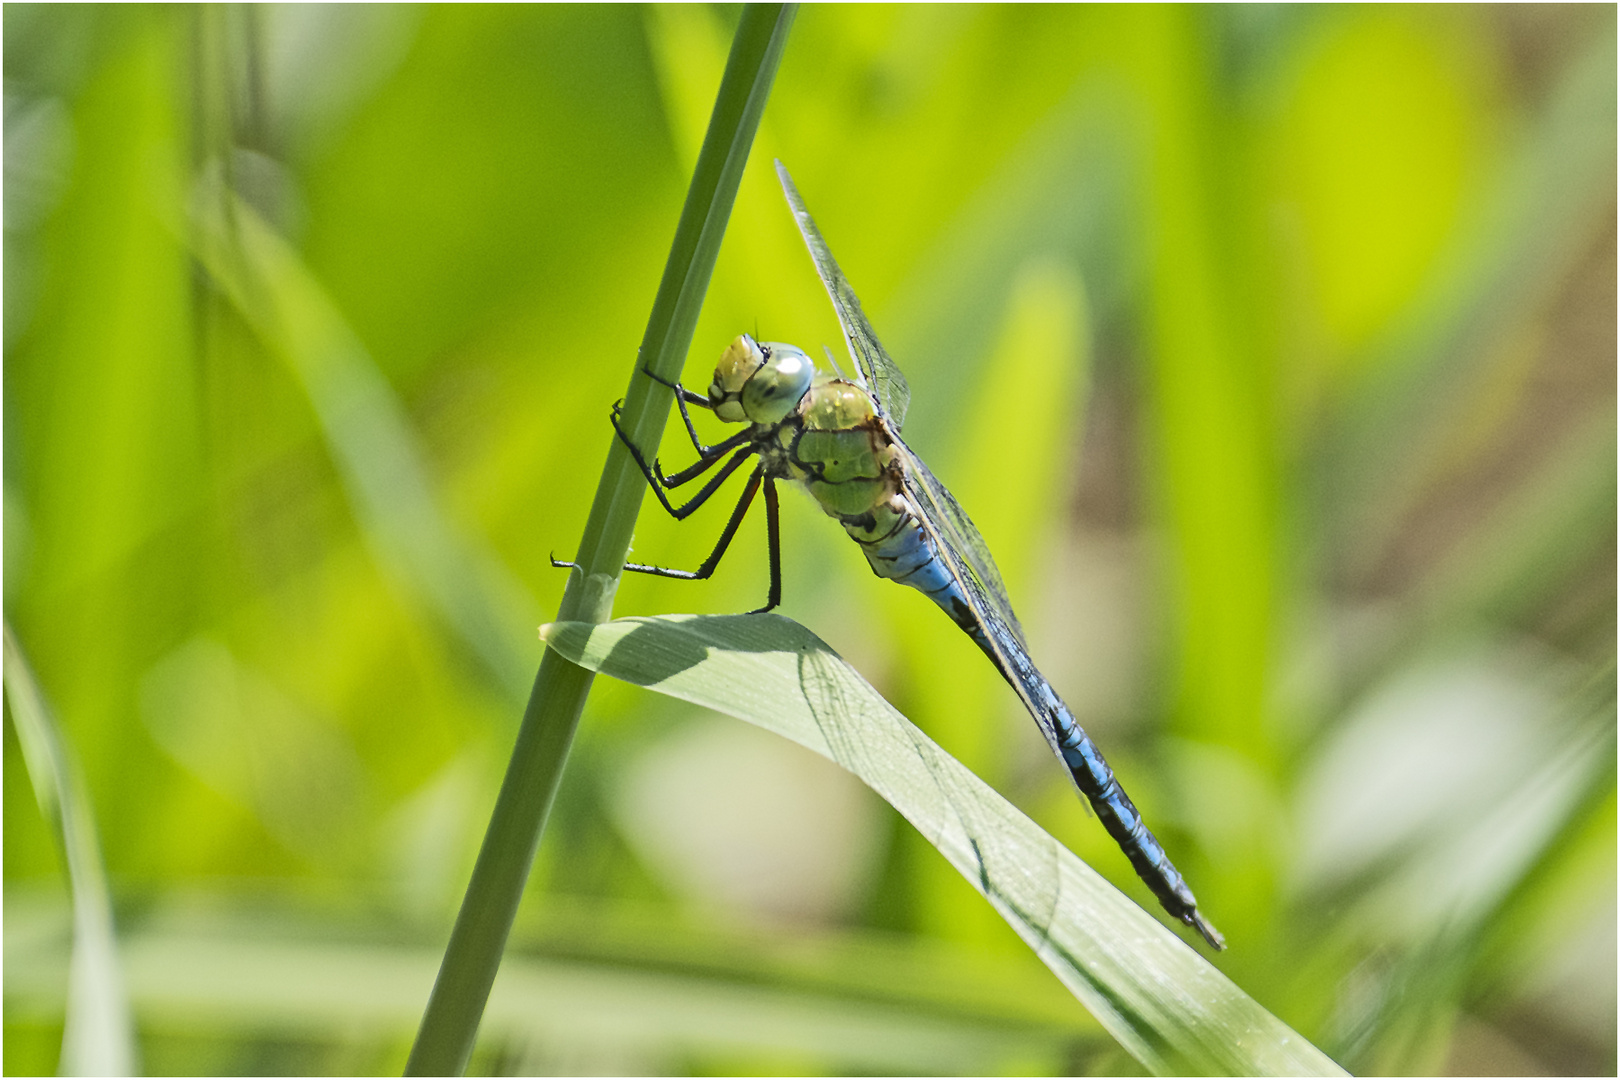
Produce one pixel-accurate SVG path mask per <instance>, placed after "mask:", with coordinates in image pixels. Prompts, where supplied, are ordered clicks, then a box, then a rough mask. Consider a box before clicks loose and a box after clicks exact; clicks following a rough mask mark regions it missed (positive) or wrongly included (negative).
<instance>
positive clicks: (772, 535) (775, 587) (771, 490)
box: [748, 476, 782, 615]
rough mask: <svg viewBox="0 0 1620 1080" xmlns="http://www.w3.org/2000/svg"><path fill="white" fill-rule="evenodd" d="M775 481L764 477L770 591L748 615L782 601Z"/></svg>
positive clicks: (779, 535)
mask: <svg viewBox="0 0 1620 1080" xmlns="http://www.w3.org/2000/svg"><path fill="white" fill-rule="evenodd" d="M776 517H777V511H776V481H775V479H773V478H772V477H769V476H767V477H766V478H765V542H766V543H767V544H769V545H770V549H771V591H770V593H769V594H768V595H767V596H766V597H765V606H764V607H762V608H755V609H754V610H753V611H750V612H749V613H748V614H750V615H763V614H765V613H766V612H767V611H770V610H771V609H772V608H774V607H775V606H776V605H777V604H780V603H781V602H782V526H781V523H780V522H778V521H777V520H776Z"/></svg>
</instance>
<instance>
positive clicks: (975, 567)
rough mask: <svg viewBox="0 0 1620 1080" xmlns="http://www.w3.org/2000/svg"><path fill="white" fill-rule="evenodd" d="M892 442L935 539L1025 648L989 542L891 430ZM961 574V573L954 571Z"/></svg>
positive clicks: (1020, 629)
mask: <svg viewBox="0 0 1620 1080" xmlns="http://www.w3.org/2000/svg"><path fill="white" fill-rule="evenodd" d="M890 438H891V439H893V440H894V444H895V446H896V447H897V448H898V449H899V451H900V461H901V467H902V468H903V470H904V472H905V477H906V491H907V493H908V494H910V495H911V496H912V499H913V502H915V503H916V504H917V508H918V509H919V510H921V511H922V513H923V516H924V517H925V518H927V519H929V521H930V523H931V524H932V526H933V527H932V529H931V530H930V531H931V532H932V533H934V534H935V537H934V538H935V539H936V540H938V541H940V544H939V547H940V549H941V550H942V551H943V552H945V553H947V558H948V559H949V560H950V561H951V563H952V564H953V565H952V569H953V570H956V569H957V567H956V565H954V564H961V569H962V570H965V571H966V572H967V573H969V574H971V575H972V577H973V579H974V580H975V582H976V583H977V584H978V586H979V592H980V593H981V599H982V600H983V602H984V605H985V606H986V607H987V608H989V610H990V613H991V614H993V615H994V616H995V617H996V619H997V620H998V621H1000V622H1001V623H1002V624H1003V625H1004V626H1006V627H1007V628H1008V629H1009V630H1011V631H1012V634H1013V637H1014V638H1015V639H1016V640H1017V642H1018V645H1019V646H1020V647H1023V648H1025V649H1026V651H1027V646H1024V628H1023V627H1022V626H1020V625H1019V624H1018V616H1017V615H1015V614H1014V613H1013V608H1012V600H1011V599H1009V598H1008V596H1007V586H1006V585H1005V584H1003V583H1002V580H1001V571H1000V570H998V569H996V560H995V559H994V558H993V557H992V556H991V554H990V546H989V545H988V544H986V543H985V542H984V537H982V536H980V535H979V530H978V529H977V528H976V527H974V524H973V521H972V519H970V518H969V517H968V516H967V511H966V510H963V509H962V504H961V503H959V502H957V501H956V499H955V497H954V496H952V495H951V493H950V490H949V489H947V488H946V487H945V485H944V484H942V483H940V481H939V478H938V477H937V476H935V475H934V474H933V472H931V471H930V470H929V468H928V466H927V465H925V464H923V460H922V458H920V457H918V456H917V455H916V454H914V453H913V452H912V450H911V447H909V446H907V445H906V444H905V443H904V442H901V441H900V437H899V435H898V434H895V433H893V432H891V433H890ZM957 576H958V577H960V576H961V574H960V573H958V574H957Z"/></svg>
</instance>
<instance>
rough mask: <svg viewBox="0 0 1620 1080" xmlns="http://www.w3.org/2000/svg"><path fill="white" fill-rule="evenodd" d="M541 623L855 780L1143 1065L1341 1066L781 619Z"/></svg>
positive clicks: (565, 644)
mask: <svg viewBox="0 0 1620 1080" xmlns="http://www.w3.org/2000/svg"><path fill="white" fill-rule="evenodd" d="M540 636H541V637H542V638H543V639H544V640H545V642H546V643H547V644H548V645H549V646H551V647H552V648H553V649H555V650H557V651H558V652H559V653H561V654H562V655H563V656H564V657H566V658H567V659H568V660H570V661H572V662H574V663H576V664H579V665H580V666H582V667H585V668H589V669H591V670H593V671H599V672H602V673H603V674H607V675H611V676H613V677H614V678H617V679H622V680H624V681H626V682H631V683H635V684H637V685H639V686H645V687H647V688H648V689H651V690H656V691H658V692H659V693H661V694H667V695H669V696H671V697H675V698H679V699H681V700H683V701H688V702H691V703H693V704H695V705H701V706H703V707H705V708H709V709H713V710H715V711H717V712H722V713H726V714H728V715H730V716H735V717H737V718H738V719H742V720H747V721H749V722H750V723H753V724H757V725H759V726H760V727H763V728H766V729H768V730H770V731H774V732H776V733H777V734H779V735H783V736H785V737H787V738H789V739H792V740H793V741H794V742H797V743H799V744H800V745H802V746H805V747H808V748H809V749H811V750H814V751H815V752H816V753H819V754H822V755H823V756H825V757H827V758H830V759H831V760H832V761H835V762H837V763H838V764H839V765H842V766H843V767H844V768H846V769H848V770H849V771H850V772H852V773H854V774H855V775H856V776H858V777H860V779H861V780H862V781H864V782H865V783H866V784H867V785H868V786H869V787H871V788H872V789H873V790H874V791H876V792H877V793H878V794H879V795H881V796H882V797H883V798H884V799H885V800H887V801H888V802H889V803H890V804H891V805H892V806H894V808H895V809H896V810H898V811H900V813H901V814H903V815H904V816H905V817H906V819H907V820H909V821H910V822H911V823H912V824H913V825H914V826H916V827H917V829H918V831H920V832H921V833H922V834H923V835H924V836H925V837H927V838H928V840H929V842H930V843H932V844H933V845H934V846H935V847H936V848H938V849H939V851H940V853H941V854H942V855H944V856H945V858H946V859H947V860H949V861H950V863H951V864H952V865H953V866H955V867H956V869H957V870H958V871H959V872H960V873H961V874H962V876H963V877H965V878H967V879H968V881H969V882H970V883H971V884H972V885H973V886H974V887H975V888H977V889H978V890H979V892H980V893H982V894H983V895H984V896H985V898H986V899H988V900H989V901H990V903H991V904H992V906H994V907H995V909H996V911H997V912H998V913H999V914H1000V915H1001V916H1002V917H1003V918H1004V919H1006V920H1007V922H1008V923H1009V924H1010V925H1011V926H1012V927H1013V929H1014V930H1016V931H1017V932H1018V934H1019V936H1020V937H1022V938H1023V939H1024V940H1025V941H1026V942H1027V943H1028V944H1029V946H1030V947H1031V948H1032V949H1034V950H1035V952H1036V954H1037V955H1038V956H1039V957H1040V958H1041V960H1042V962H1044V963H1045V964H1046V965H1047V966H1048V967H1049V968H1051V969H1052V971H1053V972H1054V973H1055V974H1056V975H1057V976H1058V978H1059V979H1061V980H1062V981H1063V983H1064V985H1065V986H1067V987H1068V988H1069V990H1070V991H1071V992H1072V993H1073V994H1074V995H1075V997H1077V998H1078V999H1079V1000H1080V1002H1081V1003H1082V1004H1083V1005H1085V1007H1086V1008H1087V1009H1088V1010H1090V1011H1091V1013H1092V1014H1093V1015H1094V1016H1096V1017H1097V1019H1098V1020H1099V1021H1100V1022H1101V1023H1102V1025H1103V1026H1104V1027H1105V1028H1106V1029H1107V1030H1108V1031H1109V1033H1110V1034H1112V1035H1113V1036H1114V1038H1115V1039H1117V1040H1119V1042H1120V1044H1121V1045H1122V1046H1123V1047H1124V1048H1125V1049H1126V1050H1127V1051H1128V1052H1129V1053H1130V1054H1131V1055H1132V1056H1134V1057H1135V1058H1136V1059H1137V1060H1138V1061H1140V1062H1142V1064H1143V1065H1145V1066H1146V1067H1147V1068H1149V1069H1151V1070H1152V1071H1154V1072H1155V1073H1159V1074H1161V1075H1165V1074H1180V1073H1204V1074H1236V1075H1244V1074H1248V1075H1297V1076H1304V1075H1313V1076H1328V1075H1333V1076H1338V1075H1343V1071H1342V1070H1341V1069H1340V1068H1339V1067H1338V1066H1337V1065H1335V1064H1334V1063H1333V1061H1332V1060H1331V1059H1329V1058H1328V1057H1327V1056H1326V1055H1325V1054H1323V1053H1322V1052H1321V1051H1320V1050H1318V1049H1317V1048H1316V1047H1314V1046H1312V1045H1311V1044H1310V1043H1309V1042H1308V1041H1306V1040H1305V1039H1304V1038H1303V1037H1301V1036H1300V1035H1299V1034H1297V1033H1296V1032H1294V1031H1293V1030H1292V1029H1290V1028H1289V1027H1288V1026H1287V1025H1285V1024H1284V1023H1283V1022H1282V1021H1280V1020H1278V1019H1277V1018H1276V1017H1274V1016H1272V1015H1271V1014H1270V1013H1268V1012H1266V1010H1265V1009H1263V1008H1261V1007H1260V1005H1259V1004H1258V1003H1257V1002H1255V1001H1254V1000H1253V999H1252V998H1250V997H1249V996H1248V995H1246V994H1244V993H1243V991H1242V990H1240V989H1238V987H1237V986H1236V985H1235V984H1233V983H1232V981H1231V980H1229V979H1228V978H1227V977H1226V976H1225V975H1223V974H1221V972H1220V971H1218V970H1216V968H1214V967H1213V966H1212V965H1210V964H1209V963H1208V962H1207V961H1206V960H1204V959H1203V957H1201V956H1199V955H1198V953H1197V952H1195V951H1194V950H1193V949H1192V948H1191V947H1189V946H1188V945H1187V944H1185V943H1184V942H1183V941H1182V940H1181V939H1180V938H1178V937H1177V936H1176V935H1175V934H1174V933H1172V932H1171V931H1170V930H1169V929H1167V928H1166V927H1164V926H1163V925H1161V924H1160V923H1159V922H1158V921H1157V920H1156V919H1154V918H1153V917H1152V916H1150V915H1149V914H1147V912H1145V911H1143V910H1142V909H1141V908H1140V907H1138V906H1137V905H1136V904H1135V903H1134V902H1133V901H1131V900H1130V899H1129V898H1128V897H1126V896H1125V895H1124V894H1123V893H1121V892H1119V891H1118V890H1117V889H1115V888H1114V887H1113V886H1112V885H1110V884H1109V883H1108V882H1107V881H1106V880H1105V879H1104V878H1102V876H1101V875H1099V874H1097V872H1096V871H1094V870H1092V869H1091V868H1090V867H1089V866H1087V865H1086V864H1085V863H1083V862H1081V861H1080V859H1079V858H1077V857H1076V856H1075V855H1074V854H1073V853H1071V852H1070V851H1069V850H1068V849H1066V848H1064V847H1063V846H1062V845H1061V844H1059V843H1058V842H1057V841H1056V840H1054V839H1052V837H1050V836H1049V835H1047V834H1046V833H1045V832H1044V831H1042V830H1041V828H1040V827H1039V826H1037V825H1036V824H1035V823H1034V822H1032V821H1030V820H1029V819H1028V818H1027V817H1025V816H1024V815H1023V814H1022V813H1020V812H1019V811H1018V810H1017V809H1016V808H1014V807H1013V806H1012V805H1011V804H1010V803H1008V802H1007V801H1006V800H1005V799H1003V798H1002V797H1001V796H1000V795H998V794H996V792H995V791H994V790H992V789H991V788H990V787H989V786H988V785H986V784H985V783H984V782H983V781H982V780H980V779H979V778H978V777H977V776H975V775H974V774H973V773H972V772H970V771H969V770H968V769H967V768H965V767H964V766H963V765H961V764H960V763H959V762H957V761H956V760H955V759H954V758H952V757H951V756H950V755H949V754H947V753H945V751H944V750H942V749H940V748H939V746H937V745H936V744H935V743H934V742H933V741H932V740H930V739H929V738H928V736H926V735H925V734H923V732H922V731H921V730H919V729H918V728H917V727H916V726H914V725H913V724H911V722H910V721H908V720H906V718H905V717H904V716H902V715H900V713H899V712H897V711H896V710H895V709H894V707H893V706H891V705H890V704H889V703H888V702H887V701H885V700H884V699H883V698H882V696H881V695H879V694H878V692H877V691H876V690H874V689H873V688H872V687H871V685H870V684H868V683H867V682H866V681H865V680H864V679H862V678H861V676H860V675H859V674H858V673H857V672H856V671H855V670H854V669H853V668H852V667H850V666H849V665H848V664H847V663H846V662H845V661H844V660H843V659H842V658H841V657H839V656H838V654H837V653H835V652H833V650H832V649H831V648H830V647H828V646H827V645H826V643H824V642H823V641H821V640H820V639H819V638H817V637H816V636H815V635H814V634H812V633H810V632H809V631H808V630H806V629H804V628H803V627H802V626H800V625H798V624H797V623H795V622H793V621H792V620H790V619H784V618H781V617H778V616H774V615H733V616H696V615H667V616H660V617H657V618H634V619H618V620H615V621H613V622H610V623H604V624H601V625H594V626H593V625H591V624H588V623H578V622H564V623H552V624H550V625H548V626H545V627H542V628H541V634H540Z"/></svg>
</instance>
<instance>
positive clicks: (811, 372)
mask: <svg viewBox="0 0 1620 1080" xmlns="http://www.w3.org/2000/svg"><path fill="white" fill-rule="evenodd" d="M815 374H816V366H815V365H814V364H813V363H811V362H810V358H809V357H808V356H806V355H805V354H804V352H803V351H802V350H800V349H797V348H794V347H793V346H792V345H783V344H781V343H780V342H775V341H767V342H763V343H761V342H758V341H755V340H754V339H753V338H751V337H749V336H748V335H747V334H742V335H739V336H738V338H737V340H736V341H733V342H732V343H731V344H730V345H728V346H727V347H726V351H725V352H723V353H721V354H720V363H719V364H718V365H716V367H715V369H714V382H712V383H710V384H709V406H710V408H712V409H714V414H715V415H716V416H718V417H719V418H720V419H722V420H729V421H731V422H732V423H742V422H744V421H749V422H752V423H755V424H778V423H781V422H782V421H783V420H785V419H787V416H788V414H789V413H791V412H792V411H793V410H794V409H795V408H797V407H798V404H799V399H800V398H802V397H804V395H805V393H806V392H807V391H808V390H809V389H810V382H811V380H812V379H814V378H815Z"/></svg>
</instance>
